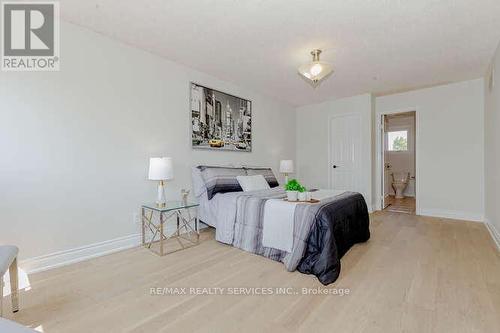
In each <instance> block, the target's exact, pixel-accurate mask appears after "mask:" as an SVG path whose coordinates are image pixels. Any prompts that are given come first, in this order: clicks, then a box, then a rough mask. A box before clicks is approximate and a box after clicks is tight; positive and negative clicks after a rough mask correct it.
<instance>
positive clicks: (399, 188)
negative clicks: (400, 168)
mask: <svg viewBox="0 0 500 333" xmlns="http://www.w3.org/2000/svg"><path fill="white" fill-rule="evenodd" d="M409 179H410V173H409V172H394V173H392V188H393V189H394V192H396V199H403V198H404V197H405V196H404V195H403V192H404V191H405V189H406V186H408V181H409Z"/></svg>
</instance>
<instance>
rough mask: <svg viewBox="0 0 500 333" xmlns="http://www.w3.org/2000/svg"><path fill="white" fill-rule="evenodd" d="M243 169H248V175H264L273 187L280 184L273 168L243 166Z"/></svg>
mask: <svg viewBox="0 0 500 333" xmlns="http://www.w3.org/2000/svg"><path fill="white" fill-rule="evenodd" d="M243 169H244V170H245V171H246V174H247V176H254V175H262V176H264V178H265V179H266V181H267V183H268V184H269V186H270V187H271V188H272V187H277V186H279V185H280V184H279V183H278V180H277V179H276V176H275V175H274V172H273V170H272V169H271V168H259V167H243Z"/></svg>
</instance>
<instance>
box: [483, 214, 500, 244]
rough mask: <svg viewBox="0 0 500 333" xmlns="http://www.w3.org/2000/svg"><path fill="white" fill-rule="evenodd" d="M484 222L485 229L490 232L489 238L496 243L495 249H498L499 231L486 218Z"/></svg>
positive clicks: (499, 241) (499, 242)
mask: <svg viewBox="0 0 500 333" xmlns="http://www.w3.org/2000/svg"><path fill="white" fill-rule="evenodd" d="M484 224H485V225H486V229H488V231H489V232H490V235H491V238H493V241H494V242H495V244H496V245H497V250H498V251H500V232H498V230H497V228H495V226H494V225H493V224H492V223H491V222H490V221H489V220H488V219H485V221H484Z"/></svg>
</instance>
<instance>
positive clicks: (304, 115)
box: [296, 94, 372, 208]
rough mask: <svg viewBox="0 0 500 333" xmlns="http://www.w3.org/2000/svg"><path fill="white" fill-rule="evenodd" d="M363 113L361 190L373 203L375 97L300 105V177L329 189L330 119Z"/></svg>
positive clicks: (298, 157) (312, 184)
mask: <svg viewBox="0 0 500 333" xmlns="http://www.w3.org/2000/svg"><path fill="white" fill-rule="evenodd" d="M347 113H359V114H360V115H361V121H362V128H363V130H362V133H361V142H362V146H363V151H362V161H361V165H362V174H363V179H361V181H360V183H361V184H362V188H361V189H360V192H361V193H362V194H363V195H364V197H365V200H366V202H367V203H368V206H369V207H370V208H371V203H372V168H371V166H372V96H371V94H364V95H359V96H354V97H349V98H342V99H337V100H333V101H328V102H325V103H321V104H314V105H308V106H303V107H299V108H297V175H296V176H297V177H298V178H299V179H300V181H301V182H304V184H305V185H306V186H307V187H315V188H328V187H329V184H328V176H329V171H330V167H331V166H330V164H329V160H328V150H329V142H328V141H329V139H328V138H329V122H330V118H331V117H332V116H333V115H338V114H347Z"/></svg>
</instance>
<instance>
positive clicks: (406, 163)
mask: <svg viewBox="0 0 500 333" xmlns="http://www.w3.org/2000/svg"><path fill="white" fill-rule="evenodd" d="M385 119H386V123H385V128H386V132H390V131H399V130H408V151H388V150H387V144H386V145H385V151H384V154H385V164H386V177H385V195H394V194H395V193H394V189H393V188H392V186H391V183H392V177H391V174H392V173H393V172H410V177H411V178H410V181H409V183H408V187H407V188H406V190H405V192H404V195H405V196H410V197H414V196H415V113H414V112H412V113H404V114H396V115H389V116H386V118H385ZM387 166H390V167H389V168H387Z"/></svg>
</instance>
